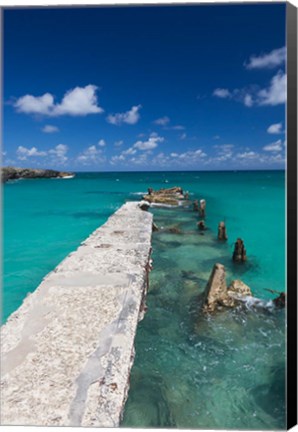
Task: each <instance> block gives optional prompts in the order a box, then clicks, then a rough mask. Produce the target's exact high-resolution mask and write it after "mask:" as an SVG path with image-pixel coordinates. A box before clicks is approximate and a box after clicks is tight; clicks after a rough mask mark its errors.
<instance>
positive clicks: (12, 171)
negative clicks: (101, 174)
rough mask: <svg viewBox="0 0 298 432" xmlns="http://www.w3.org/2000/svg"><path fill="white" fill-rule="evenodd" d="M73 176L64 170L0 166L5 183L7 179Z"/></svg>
mask: <svg viewBox="0 0 298 432" xmlns="http://www.w3.org/2000/svg"><path fill="white" fill-rule="evenodd" d="M65 177H74V173H71V172H65V171H55V170H49V169H31V168H16V167H3V168H1V180H2V182H3V183H5V182H6V181H7V180H17V179H23V178H27V179H32V178H65Z"/></svg>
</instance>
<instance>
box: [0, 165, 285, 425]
mask: <svg viewBox="0 0 298 432" xmlns="http://www.w3.org/2000/svg"><path fill="white" fill-rule="evenodd" d="M175 185H177V186H181V187H182V188H183V189H184V190H185V191H186V190H187V191H189V193H190V199H201V198H204V199H206V202H207V206H206V219H205V221H206V225H207V228H208V230H207V231H205V232H204V235H200V234H199V232H198V230H197V228H196V222H197V219H198V217H197V214H196V213H195V212H193V211H192V207H191V206H190V207H189V208H182V207H179V208H176V209H168V208H162V209H157V208H154V209H152V212H153V214H154V219H155V223H156V224H157V225H158V226H159V227H160V230H159V231H158V232H155V233H154V234H153V238H152V243H153V255H152V258H153V267H154V268H153V271H152V272H151V274H150V287H149V292H148V297H147V305H148V311H147V314H146V315H145V318H144V320H143V321H142V322H140V324H139V328H138V332H137V336H136V342H135V348H136V358H135V363H134V366H133V369H132V374H131V382H130V391H129V397H128V400H127V403H126V407H125V412H124V418H123V422H122V426H126V427H179V428H210V429H258V430H259V429H283V428H284V427H285V394H284V393H285V311H284V310H272V309H268V308H267V309H266V308H265V309H264V310H257V311H256V310H254V309H253V308H251V307H244V308H242V309H239V310H238V309H237V310H228V311H225V312H222V313H219V314H217V315H214V316H211V317H206V316H203V315H202V314H201V313H200V294H201V293H202V292H203V291H204V288H205V286H206V283H207V280H208V277H209V275H210V272H211V270H212V267H213V265H214V264H215V263H216V262H219V263H222V264H224V265H225V266H226V269H227V281H228V282H230V281H231V280H233V279H241V280H242V281H243V282H245V283H246V284H247V285H249V286H250V287H251V290H252V292H253V294H254V295H255V296H256V297H258V298H260V299H262V300H264V304H265V303H266V302H268V301H270V299H272V298H273V297H274V294H272V293H270V292H269V291H267V289H272V290H277V291H285V290H286V287H285V173H284V172H282V171H263V172H262V171H257V172H166V173H158V172H155V173H146V172H145V173H144V172H143V173H81V174H80V173H79V174H77V176H76V177H75V178H73V179H70V180H51V179H40V180H20V181H15V182H11V183H7V184H5V185H4V187H3V208H4V212H3V233H4V242H3V270H4V271H3V293H2V297H3V298H2V309H3V313H2V322H5V320H6V319H7V317H8V316H9V315H10V314H11V313H12V312H13V311H14V310H15V309H16V308H18V307H19V306H20V304H21V303H22V301H23V299H24V298H25V296H26V295H27V294H28V293H29V292H32V291H34V289H35V288H36V287H37V286H38V284H39V283H40V281H41V279H42V278H43V277H44V276H45V275H46V274H47V273H48V272H49V271H51V270H52V269H53V268H54V267H55V266H56V265H57V264H58V263H59V262H60V261H61V260H62V259H63V258H64V257H65V256H66V255H67V254H68V253H69V252H71V251H72V250H74V249H76V247H77V246H78V245H79V244H80V242H81V241H83V240H84V239H85V238H86V237H87V236H88V235H89V234H90V233H91V232H92V231H93V230H94V229H96V228H97V227H98V226H99V225H101V224H103V223H104V222H105V221H106V220H107V218H108V217H109V216H110V215H111V214H112V213H113V212H114V211H115V210H116V209H117V208H119V207H120V206H121V205H122V204H123V203H124V202H125V201H127V200H137V199H140V197H141V195H142V193H143V192H146V190H147V188H148V187H153V188H154V189H157V188H160V187H171V186H175ZM221 220H224V221H225V223H226V226H227V234H228V241H227V242H226V243H218V242H217V240H216V234H217V226H218V222H219V221H221ZM173 226H177V227H178V228H179V229H180V230H181V234H173V233H170V232H169V231H168V228H170V227H173ZM237 237H241V238H242V239H243V240H244V243H245V247H246V250H247V257H248V260H247V263H245V264H244V265H235V264H233V262H232V260H231V256H232V252H233V244H234V242H235V240H236V239H237Z"/></svg>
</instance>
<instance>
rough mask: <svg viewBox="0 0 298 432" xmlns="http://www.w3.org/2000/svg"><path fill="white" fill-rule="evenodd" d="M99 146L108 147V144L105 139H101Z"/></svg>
mask: <svg viewBox="0 0 298 432" xmlns="http://www.w3.org/2000/svg"><path fill="white" fill-rule="evenodd" d="M97 145H99V147H104V146H105V145H106V142H105V140H104V139H100V140H99V141H98V143H97Z"/></svg>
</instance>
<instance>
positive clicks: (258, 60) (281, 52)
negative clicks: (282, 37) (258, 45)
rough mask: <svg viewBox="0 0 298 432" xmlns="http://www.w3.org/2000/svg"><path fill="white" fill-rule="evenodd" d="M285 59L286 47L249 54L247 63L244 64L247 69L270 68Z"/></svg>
mask: <svg viewBox="0 0 298 432" xmlns="http://www.w3.org/2000/svg"><path fill="white" fill-rule="evenodd" d="M285 61H286V48H285V47H283V48H278V49H275V50H273V51H271V52H270V53H268V54H263V55H260V56H255V55H253V56H251V57H250V59H249V63H248V64H247V65H245V66H246V68H247V69H271V68H274V67H277V66H281V65H282V64H284V63H285Z"/></svg>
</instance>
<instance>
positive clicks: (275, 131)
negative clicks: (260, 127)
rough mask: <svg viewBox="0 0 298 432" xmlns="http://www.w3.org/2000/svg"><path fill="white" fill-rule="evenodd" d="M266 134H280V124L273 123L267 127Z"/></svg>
mask: <svg viewBox="0 0 298 432" xmlns="http://www.w3.org/2000/svg"><path fill="white" fill-rule="evenodd" d="M267 132H268V133H269V134H280V133H282V123H275V124H272V125H271V126H269V127H268V129H267Z"/></svg>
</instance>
